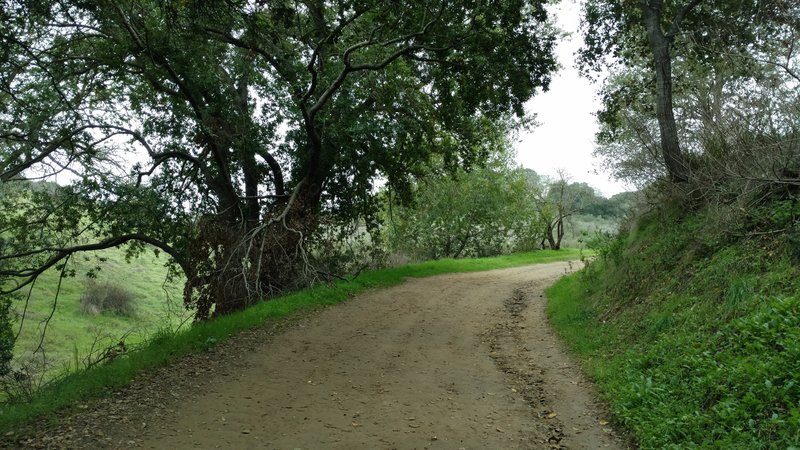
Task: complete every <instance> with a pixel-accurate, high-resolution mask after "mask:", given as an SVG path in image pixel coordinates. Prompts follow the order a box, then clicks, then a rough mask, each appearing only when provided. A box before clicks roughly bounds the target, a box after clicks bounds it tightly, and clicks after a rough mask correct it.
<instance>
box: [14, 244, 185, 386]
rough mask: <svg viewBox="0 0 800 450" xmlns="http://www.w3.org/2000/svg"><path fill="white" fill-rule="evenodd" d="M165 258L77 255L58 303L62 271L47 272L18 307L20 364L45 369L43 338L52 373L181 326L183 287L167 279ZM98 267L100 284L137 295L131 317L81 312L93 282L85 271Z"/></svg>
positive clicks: (118, 253)
mask: <svg viewBox="0 0 800 450" xmlns="http://www.w3.org/2000/svg"><path fill="white" fill-rule="evenodd" d="M164 262H165V259H164V258H163V257H161V258H156V257H155V256H154V255H153V254H151V253H147V254H145V255H143V256H141V257H140V258H136V259H133V260H132V261H131V262H130V263H128V262H126V261H125V258H124V254H123V252H122V251H121V250H115V249H111V250H105V251H102V252H97V253H96V254H95V255H93V256H92V257H90V258H84V257H82V256H76V257H75V258H73V259H72V261H71V263H70V264H69V265H68V269H70V270H74V271H75V276H74V277H65V278H64V279H63V280H62V282H61V286H60V291H59V294H58V298H57V301H56V291H57V290H58V289H59V287H58V286H59V283H58V280H59V276H60V271H58V270H55V269H51V270H49V271H47V272H45V273H44V274H43V275H42V277H40V279H39V280H38V281H37V282H36V284H35V286H34V289H33V292H32V294H31V297H30V300H29V301H28V302H27V307H26V302H25V299H22V300H20V301H17V302H15V303H14V304H13V306H12V308H13V311H14V313H15V315H16V317H17V320H16V321H15V322H14V323H13V327H14V331H15V333H16V332H18V331H19V330H20V325H22V328H21V332H20V335H19V338H18V339H17V342H16V345H15V349H14V353H15V357H16V359H17V361H16V365H17V366H18V367H19V365H20V364H24V363H26V362H28V361H30V360H32V363H33V365H34V366H35V367H36V368H37V369H40V368H41V362H42V353H41V352H38V353H37V354H36V356H32V354H33V352H34V351H35V350H36V349H37V348H38V347H39V343H40V342H42V348H43V349H44V351H45V352H44V359H45V361H46V363H47V367H46V369H47V371H48V373H49V375H50V376H52V375H54V374H56V373H58V372H59V371H62V370H65V369H70V370H74V369H75V368H76V364H77V366H78V367H79V368H80V367H82V366H83V365H84V364H85V363H86V358H87V357H88V356H89V355H90V353H92V352H93V351H99V350H102V349H105V348H107V347H109V346H111V345H114V344H116V343H117V342H120V341H121V340H123V341H124V342H125V344H126V346H128V347H130V346H133V345H136V344H138V343H141V342H143V341H144V340H145V339H146V337H147V336H149V335H151V334H152V333H154V332H155V331H156V330H158V329H159V328H162V327H166V328H169V327H174V326H177V325H178V324H180V322H181V321H183V320H185V319H186V317H187V312H186V311H185V309H184V308H183V306H182V303H181V302H182V299H181V292H182V286H181V283H166V282H165V279H166V273H167V270H166V268H165V267H164ZM96 265H99V266H100V267H101V270H100V271H99V272H98V274H97V279H96V280H95V282H96V283H97V284H99V285H105V284H107V283H108V284H112V285H115V286H118V287H121V288H124V289H125V290H127V291H128V292H129V293H130V294H131V296H132V301H131V306H132V313H131V314H130V315H127V316H126V315H118V314H113V313H110V312H104V313H101V314H86V313H84V312H82V311H81V308H80V303H81V295H83V294H84V292H85V291H86V290H87V286H88V283H89V280H88V279H87V278H86V276H85V274H86V272H87V271H88V270H89V269H91V268H93V267H95V266H96ZM51 315H52V317H50V316H51ZM48 322H49V323H48ZM43 334H44V341H42V335H43ZM95 356H96V355H95Z"/></svg>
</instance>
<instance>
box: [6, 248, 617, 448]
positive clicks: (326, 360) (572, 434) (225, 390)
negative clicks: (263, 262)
mask: <svg viewBox="0 0 800 450" xmlns="http://www.w3.org/2000/svg"><path fill="white" fill-rule="evenodd" d="M567 269H568V263H554V264H546V265H537V266H528V267H522V268H514V269H505V270H495V271H490V272H481V273H471V274H456V275H446V276H437V277H432V278H424V279H414V280H410V281H408V282H406V283H404V284H402V285H400V286H396V287H393V288H389V289H385V290H380V291H376V292H370V293H367V294H364V295H360V296H358V297H356V298H354V299H352V300H350V301H348V302H346V303H344V304H342V305H338V306H335V307H331V308H327V309H324V310H321V311H319V312H317V313H314V314H312V315H310V316H309V317H307V318H305V319H302V320H300V321H298V322H295V323H294V324H292V325H290V326H288V327H287V329H285V330H274V329H272V330H261V331H258V332H254V333H250V334H247V335H244V336H242V337H241V338H237V339H234V340H233V342H231V343H230V344H226V345H225V346H220V348H219V349H217V350H215V351H214V352H211V353H207V354H205V355H197V356H195V357H193V359H190V360H187V361H184V362H182V363H181V364H178V365H177V366H174V367H172V368H169V369H166V370H163V371H159V372H158V373H157V374H155V375H153V376H151V377H150V378H149V379H144V380H139V381H138V382H137V383H136V384H135V385H134V386H132V387H131V388H129V389H126V390H124V391H122V392H119V393H118V394H117V395H116V396H115V397H112V398H111V399H107V400H103V401H101V402H98V403H97V404H92V405H84V406H83V408H84V409H85V410H84V411H80V412H79V413H78V414H76V415H73V416H71V417H68V418H65V419H64V420H63V421H62V424H61V425H60V426H59V427H58V429H55V430H50V431H49V432H47V433H44V434H42V435H40V436H36V437H33V438H24V439H19V438H18V440H17V441H16V445H24V446H29V447H36V446H46V447H52V448H59V447H70V448H81V447H83V448H100V447H104V448H159V449H160V448H164V449H181V448H229V449H250V448H252V449H272V448H275V449H298V448H300V449H319V448H341V449H354V448H363V449H393V448H397V449H412V448H414V449H426V448H430V449H437V448H442V449H451V448H452V449H460V448H464V449H471V448H479V449H489V448H491V449H512V448H535V449H538V448H570V449H573V448H574V449H596V448H622V447H623V444H622V443H621V441H620V440H619V439H618V438H616V437H615V435H614V434H613V432H612V431H611V430H610V429H609V428H608V425H606V422H605V420H607V417H605V416H604V415H603V412H602V408H601V407H600V406H598V405H597V404H596V403H595V398H596V394H595V392H594V391H593V388H592V386H591V384H590V383H588V382H587V381H586V380H585V379H584V378H583V376H582V375H581V374H580V372H579V370H578V367H577V366H576V364H575V362H574V361H573V360H572V359H571V358H570V357H569V356H568V355H567V354H566V352H565V350H564V348H563V347H562V345H561V344H560V342H559V341H558V340H557V339H556V338H555V336H554V335H553V333H552V331H551V329H550V327H549V325H548V324H547V321H546V318H545V315H544V308H545V299H544V296H543V294H542V289H543V288H544V287H546V286H548V285H549V284H550V283H552V282H553V281H554V280H555V279H556V278H557V277H558V276H560V275H562V274H563V273H564V272H565V271H566V270H567ZM604 425H605V426H604Z"/></svg>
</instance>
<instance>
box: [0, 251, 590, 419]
mask: <svg viewBox="0 0 800 450" xmlns="http://www.w3.org/2000/svg"><path fill="white" fill-rule="evenodd" d="M581 255H582V252H581V251H579V250H574V249H562V250H560V251H552V250H542V251H537V252H532V253H522V254H514V255H506V256H499V257H494V258H482V259H459V260H453V259H443V260H438V261H429V262H424V263H419V264H411V265H408V266H403V267H397V268H390V269H384V270H377V271H370V272H365V273H363V274H361V275H360V276H359V277H358V278H356V279H355V280H352V281H347V282H337V283H333V284H328V285H318V286H316V287H313V288H310V289H306V290H303V291H300V292H297V293H293V294H290V295H286V296H283V297H280V298H277V299H273V300H270V301H267V302H261V303H259V304H256V305H254V306H253V307H252V308H249V309H247V310H244V311H241V312H238V313H234V314H230V315H228V316H224V317H220V318H219V319H216V320H213V321H209V322H206V323H201V324H198V325H195V326H192V327H189V328H186V329H182V330H179V331H178V332H175V333H171V332H161V333H156V334H155V335H153V336H152V337H151V338H150V339H149V340H148V343H147V345H145V346H143V347H142V348H140V349H138V350H137V351H134V352H131V353H129V354H127V355H125V356H124V357H121V358H118V359H116V360H114V361H113V362H111V363H109V364H106V365H102V366H97V367H95V368H93V369H91V370H88V371H82V372H78V373H74V374H72V375H69V376H67V377H65V378H63V379H60V380H58V381H56V382H54V383H53V384H52V385H50V386H48V387H46V388H45V389H43V390H42V391H41V392H39V393H38V395H36V396H35V398H33V399H32V401H30V402H26V403H6V404H3V405H0V433H4V432H6V431H8V430H10V429H12V428H14V427H17V426H20V425H21V424H24V423H26V422H29V421H31V420H33V419H35V418H37V417H41V416H43V415H47V414H50V413H52V412H54V411H56V410H58V409H60V408H64V407H68V406H69V405H72V404H74V403H75V402H76V401H79V400H85V399H87V398H91V397H97V396H102V395H104V394H106V393H108V392H112V391H113V390H115V389H118V388H120V387H122V386H125V385H127V384H129V383H130V382H131V381H132V380H133V378H134V376H135V375H136V374H137V373H140V372H142V371H144V370H152V369H155V368H158V367H162V366H164V365H166V364H169V362H170V361H173V360H175V359H176V358H178V357H180V356H182V355H186V354H189V353H193V352H200V351H206V350H208V349H209V348H210V347H213V346H214V345H216V344H217V343H219V342H222V341H224V340H225V339H228V338H230V337H231V336H233V335H235V334H236V333H238V332H241V331H244V330H247V329H251V328H254V327H258V326H262V325H264V324H266V323H269V322H271V321H276V320H279V319H282V318H285V317H287V316H289V315H290V314H295V313H298V312H302V311H309V310H312V309H315V308H318V307H322V306H326V305H333V304H336V303H339V302H342V301H344V300H346V299H348V298H349V297H351V296H352V295H354V294H357V293H360V292H363V291H365V290H367V289H374V288H381V287H388V286H392V285H396V284H399V283H401V282H403V280H405V279H407V278H410V277H428V276H433V275H439V274H445V273H454V272H474V271H483V270H490V269H501V268H508V267H516V266H522V265H528V264H540V263H548V262H555V261H565V260H574V259H579V258H580V257H581Z"/></svg>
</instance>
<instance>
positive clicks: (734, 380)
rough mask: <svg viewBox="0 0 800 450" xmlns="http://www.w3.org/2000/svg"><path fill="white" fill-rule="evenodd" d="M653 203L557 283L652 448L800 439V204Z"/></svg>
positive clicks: (773, 444) (587, 345) (559, 297)
mask: <svg viewBox="0 0 800 450" xmlns="http://www.w3.org/2000/svg"><path fill="white" fill-rule="evenodd" d="M797 209H798V206H797V204H795V203H793V202H789V203H786V202H775V203H771V204H768V205H763V206H761V207H758V208H754V209H753V210H749V211H746V210H744V209H741V210H737V211H720V210H719V209H717V208H705V209H701V210H698V211H694V212H686V211H685V210H684V209H681V208H673V209H668V208H664V209H662V210H660V211H656V212H650V213H648V214H647V215H645V216H644V217H642V218H641V219H640V221H639V223H638V225H637V226H636V227H634V229H632V230H630V231H628V232H627V233H624V234H623V236H622V237H621V238H619V239H609V240H606V241H604V242H596V243H595V244H596V246H597V248H598V251H599V255H600V257H599V259H598V261H597V262H595V263H594V264H592V266H590V268H589V269H587V270H585V271H583V272H581V273H578V274H575V275H573V276H570V277H567V278H564V279H562V280H561V281H560V282H559V283H557V284H556V285H554V286H553V287H552V288H551V289H550V290H549V291H548V296H549V298H550V304H549V311H548V312H549V315H550V318H551V320H552V322H553V324H554V326H555V327H556V328H557V330H558V331H559V333H560V334H561V335H562V336H563V337H564V338H565V339H566V340H567V341H568V342H569V343H570V345H571V346H572V348H573V349H574V351H575V352H576V353H578V354H579V355H581V356H582V357H583V358H584V360H585V362H586V367H587V368H588V370H589V372H590V374H591V375H592V376H593V377H595V379H596V380H597V381H598V385H599V387H600V388H601V390H602V392H603V394H604V395H605V397H606V398H607V399H608V401H609V402H610V405H611V409H612V412H613V414H614V415H615V417H616V420H617V421H619V422H620V423H621V424H623V425H624V426H626V427H628V428H629V429H630V430H632V432H633V434H634V435H635V438H636V439H637V440H638V441H639V442H640V444H641V446H642V448H697V447H700V448H726V449H727V448H797V447H800V264H798V263H800V245H798V244H799V243H800V226H798V221H797V217H800V214H798V213H800V211H798V210H797Z"/></svg>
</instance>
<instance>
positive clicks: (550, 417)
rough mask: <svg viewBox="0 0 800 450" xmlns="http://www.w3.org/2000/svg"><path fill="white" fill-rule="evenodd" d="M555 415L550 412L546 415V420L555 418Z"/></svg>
mask: <svg viewBox="0 0 800 450" xmlns="http://www.w3.org/2000/svg"><path fill="white" fill-rule="evenodd" d="M557 415H558V413H554V412H551V413H550V414H548V415H547V418H548V419H552V418H553V417H555V416H557Z"/></svg>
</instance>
